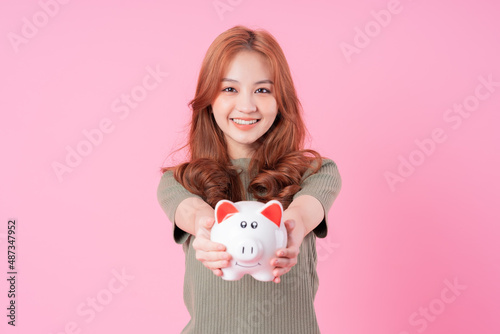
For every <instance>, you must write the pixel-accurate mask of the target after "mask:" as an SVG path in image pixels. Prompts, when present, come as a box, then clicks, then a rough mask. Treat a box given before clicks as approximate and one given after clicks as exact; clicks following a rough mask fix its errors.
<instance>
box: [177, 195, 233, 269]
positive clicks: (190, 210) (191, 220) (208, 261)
mask: <svg viewBox="0 0 500 334" xmlns="http://www.w3.org/2000/svg"><path fill="white" fill-rule="evenodd" d="M214 222H215V213H214V209H213V208H212V207H211V206H210V205H208V204H207V203H206V202H205V201H203V200H202V199H200V198H198V197H188V198H186V199H184V200H183V201H182V202H181V203H180V204H179V206H178V207H177V210H176V211H175V224H176V225H177V227H179V228H180V229H181V230H183V231H185V232H187V233H189V234H192V235H194V237H195V239H194V241H193V248H194V249H195V250H196V259H198V260H199V261H201V262H202V263H203V265H204V266H205V267H207V268H208V269H210V270H212V271H213V273H214V274H215V275H217V276H221V275H222V270H221V269H220V268H225V267H227V266H228V265H229V260H230V259H231V255H229V253H227V252H226V251H225V250H226V247H225V246H224V245H223V244H220V243H217V242H213V241H211V240H210V232H211V230H212V226H213V224H214Z"/></svg>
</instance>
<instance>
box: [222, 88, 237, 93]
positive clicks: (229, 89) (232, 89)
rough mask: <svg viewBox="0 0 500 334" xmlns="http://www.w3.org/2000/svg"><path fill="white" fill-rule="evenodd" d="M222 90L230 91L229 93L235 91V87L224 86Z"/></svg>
mask: <svg viewBox="0 0 500 334" xmlns="http://www.w3.org/2000/svg"><path fill="white" fill-rule="evenodd" d="M222 91H223V92H231V93H232V92H235V91H236V89H234V88H233V87H226V88H224V89H223V90H222Z"/></svg>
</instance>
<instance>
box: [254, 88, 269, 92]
mask: <svg viewBox="0 0 500 334" xmlns="http://www.w3.org/2000/svg"><path fill="white" fill-rule="evenodd" d="M256 92H257V93H271V92H270V91H269V89H267V88H259V89H257V90H256Z"/></svg>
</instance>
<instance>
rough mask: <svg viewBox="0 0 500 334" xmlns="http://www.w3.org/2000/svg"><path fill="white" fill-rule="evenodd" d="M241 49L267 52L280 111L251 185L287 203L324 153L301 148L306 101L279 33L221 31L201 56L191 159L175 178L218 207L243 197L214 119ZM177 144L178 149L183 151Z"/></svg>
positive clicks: (257, 156) (255, 192) (263, 141)
mask: <svg viewBox="0 0 500 334" xmlns="http://www.w3.org/2000/svg"><path fill="white" fill-rule="evenodd" d="M241 51H254V52H258V53H260V54H262V55H264V56H265V57H266V59H267V60H268V64H269V66H270V69H271V74H272V80H273V82H274V90H275V98H276V101H277V106H278V114H277V116H276V119H275V121H274V123H273V125H272V126H271V128H270V129H269V130H268V131H267V132H266V133H265V134H264V135H263V136H262V137H261V138H260V139H259V141H258V143H259V144H260V145H258V148H257V149H256V151H255V152H254V154H253V156H252V158H251V161H250V165H249V172H250V175H251V177H252V180H251V182H250V185H249V188H248V189H247V190H248V191H249V192H250V193H251V194H252V196H253V197H254V198H255V199H256V200H258V201H261V202H267V201H269V200H271V199H276V200H279V201H280V202H281V203H282V204H283V206H284V207H285V208H287V207H288V205H289V204H290V203H291V201H292V199H293V195H294V194H295V193H297V192H298V191H299V190H300V189H301V186H300V184H301V181H302V178H303V176H304V173H305V172H306V171H307V170H308V169H312V171H313V173H314V172H316V171H317V170H318V169H319V168H320V166H321V161H322V157H321V156H320V155H319V154H318V153H317V152H316V151H313V150H305V149H303V145H304V139H305V135H306V128H305V125H304V122H303V119H302V116H301V113H302V106H301V104H300V102H299V100H298V98H297V93H296V91H295V87H294V84H293V81H292V76H291V74H290V69H289V67H288V63H287V61H286V59H285V55H284V53H283V51H282V49H281V47H280V46H279V44H278V42H277V41H276V40H275V38H274V37H273V36H272V35H271V34H270V33H268V32H267V31H265V30H263V29H260V30H252V29H249V28H247V27H244V26H235V27H233V28H231V29H229V30H226V31H225V32H223V33H222V34H220V35H219V36H218V37H217V38H216V39H215V40H214V41H213V42H212V44H211V45H210V47H209V48H208V50H207V53H206V55H205V58H204V60H203V63H202V66H201V70H200V74H199V77H198V83H197V86H196V94H195V97H194V99H193V100H191V101H190V102H189V106H190V108H191V109H192V111H193V114H192V120H191V124H190V131H189V138H188V142H187V144H186V145H185V146H184V147H181V148H180V149H183V148H187V149H188V161H187V162H184V163H181V164H179V165H177V166H173V167H164V168H162V172H165V171H167V170H172V171H173V175H174V177H175V179H176V180H177V181H178V182H179V183H181V184H182V185H183V186H184V188H186V189H187V190H188V191H190V192H191V193H193V194H196V195H199V196H201V197H202V198H203V199H204V200H205V201H206V202H207V203H208V204H210V205H211V206H212V207H215V204H216V203H217V202H218V201H219V200H221V199H229V200H232V201H240V200H245V189H243V186H242V183H241V181H240V179H239V176H238V170H237V168H236V167H235V166H233V165H232V163H231V159H230V157H229V155H228V150H227V145H226V140H225V138H224V133H223V132H222V131H221V129H220V128H219V127H218V125H217V123H216V122H215V119H214V116H213V113H212V103H213V101H214V100H215V98H216V97H217V95H218V94H219V93H220V91H221V89H220V87H221V86H220V85H221V80H222V78H223V76H224V74H225V71H226V69H227V67H228V65H229V63H230V62H231V60H232V59H233V58H234V56H235V55H236V54H237V53H238V52H241ZM180 149H179V150H180Z"/></svg>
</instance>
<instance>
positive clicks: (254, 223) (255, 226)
mask: <svg viewBox="0 0 500 334" xmlns="http://www.w3.org/2000/svg"><path fill="white" fill-rule="evenodd" d="M257 225H258V224H257V222H252V224H250V226H252V228H257Z"/></svg>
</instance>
